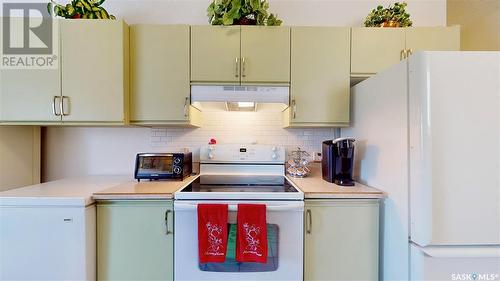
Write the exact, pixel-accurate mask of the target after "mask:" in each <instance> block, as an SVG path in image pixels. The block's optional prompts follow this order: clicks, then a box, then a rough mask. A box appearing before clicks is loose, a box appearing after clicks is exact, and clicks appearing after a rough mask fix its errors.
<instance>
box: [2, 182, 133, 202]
mask: <svg viewBox="0 0 500 281" xmlns="http://www.w3.org/2000/svg"><path fill="white" fill-rule="evenodd" d="M128 179H129V177H128V176H88V177H82V178H66V179H61V180H56V181H51V182H46V183H41V184H35V185H29V186H25V187H20V188H15V189H11V190H7V191H3V192H0V206H10V205H13V206H88V205H91V204H92V203H94V201H93V200H92V194H93V193H95V192H99V191H100V190H103V189H106V188H110V187H112V186H116V185H118V184H120V183H123V182H125V181H127V180H128Z"/></svg>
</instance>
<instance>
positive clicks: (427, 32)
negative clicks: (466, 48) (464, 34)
mask: <svg viewBox="0 0 500 281" xmlns="http://www.w3.org/2000/svg"><path fill="white" fill-rule="evenodd" d="M406 49H409V50H411V51H412V52H413V53H414V52H417V51H459V50H460V27H459V26H450V27H445V26H436V27H412V28H407V29H406Z"/></svg>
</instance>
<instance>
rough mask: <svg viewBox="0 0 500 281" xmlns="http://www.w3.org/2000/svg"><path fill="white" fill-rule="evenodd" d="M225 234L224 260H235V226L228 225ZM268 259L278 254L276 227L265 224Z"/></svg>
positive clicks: (236, 227)
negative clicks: (227, 231) (227, 230)
mask: <svg viewBox="0 0 500 281" xmlns="http://www.w3.org/2000/svg"><path fill="white" fill-rule="evenodd" d="M228 229H229V233H228V234H227V248H226V260H236V230H237V229H238V225H237V224H231V223H230V224H229V227H228ZM267 242H268V252H267V255H268V257H274V256H275V255H276V254H277V253H278V249H277V247H278V227H277V226H276V225H273V224H267Z"/></svg>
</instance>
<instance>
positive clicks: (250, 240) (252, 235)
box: [243, 223, 262, 257]
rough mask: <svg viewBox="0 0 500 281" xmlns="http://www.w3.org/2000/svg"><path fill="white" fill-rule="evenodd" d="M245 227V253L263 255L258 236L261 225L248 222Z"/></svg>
mask: <svg viewBox="0 0 500 281" xmlns="http://www.w3.org/2000/svg"><path fill="white" fill-rule="evenodd" d="M243 229H244V230H245V240H246V241H247V244H246V246H245V249H244V250H243V253H244V254H254V255H257V256H259V257H261V256H262V252H261V250H260V239H259V238H258V237H259V234H260V227H258V226H256V225H254V224H252V225H249V224H248V223H244V224H243Z"/></svg>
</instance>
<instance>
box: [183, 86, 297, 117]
mask: <svg viewBox="0 0 500 281" xmlns="http://www.w3.org/2000/svg"><path fill="white" fill-rule="evenodd" d="M289 101H290V87H288V86H251V85H249V86H238V85H223V86H219V85H192V86H191V103H192V105H193V106H195V107H197V108H198V109H200V110H205V109H209V110H211V109H225V110H231V111H255V110H257V106H259V108H263V109H266V110H275V111H282V110H284V109H285V108H286V107H288V105H289Z"/></svg>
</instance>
